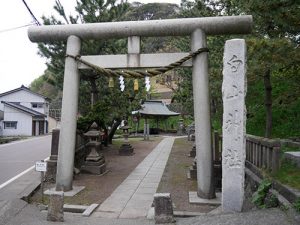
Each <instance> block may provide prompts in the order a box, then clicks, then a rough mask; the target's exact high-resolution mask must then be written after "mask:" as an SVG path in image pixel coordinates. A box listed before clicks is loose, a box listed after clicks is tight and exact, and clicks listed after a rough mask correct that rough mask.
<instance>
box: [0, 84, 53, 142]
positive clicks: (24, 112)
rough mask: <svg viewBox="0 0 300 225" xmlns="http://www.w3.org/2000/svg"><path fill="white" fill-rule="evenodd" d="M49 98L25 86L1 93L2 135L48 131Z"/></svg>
mask: <svg viewBox="0 0 300 225" xmlns="http://www.w3.org/2000/svg"><path fill="white" fill-rule="evenodd" d="M48 114H49V99H48V98H46V97H45V96H42V95H40V94H37V93H35V92H33V91H31V90H30V89H28V88H26V87H24V86H23V85H22V86H21V87H20V88H17V89H14V90H11V91H8V92H5V93H2V94H0V136H36V135H41V134H46V133H48Z"/></svg>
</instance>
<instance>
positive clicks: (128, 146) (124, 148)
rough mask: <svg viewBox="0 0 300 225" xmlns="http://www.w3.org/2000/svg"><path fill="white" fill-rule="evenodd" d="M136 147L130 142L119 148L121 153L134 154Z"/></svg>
mask: <svg viewBox="0 0 300 225" xmlns="http://www.w3.org/2000/svg"><path fill="white" fill-rule="evenodd" d="M133 150H134V148H133V147H132V146H131V144H129V143H125V144H122V145H121V147H120V149H119V155H133Z"/></svg>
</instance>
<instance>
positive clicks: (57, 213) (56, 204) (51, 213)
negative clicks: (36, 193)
mask: <svg viewBox="0 0 300 225" xmlns="http://www.w3.org/2000/svg"><path fill="white" fill-rule="evenodd" d="M47 220H48V221H52V222H63V221H64V192H62V191H57V192H56V193H53V194H51V195H50V202H49V207H48V215H47Z"/></svg>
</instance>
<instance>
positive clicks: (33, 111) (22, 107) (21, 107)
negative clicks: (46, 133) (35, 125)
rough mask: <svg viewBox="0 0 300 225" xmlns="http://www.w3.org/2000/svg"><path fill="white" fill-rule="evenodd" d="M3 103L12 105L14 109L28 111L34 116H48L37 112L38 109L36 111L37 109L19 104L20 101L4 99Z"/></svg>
mask: <svg viewBox="0 0 300 225" xmlns="http://www.w3.org/2000/svg"><path fill="white" fill-rule="evenodd" d="M2 103H3V104H5V105H8V106H10V107H12V108H14V109H17V110H19V111H22V112H26V113H28V114H30V115H32V116H34V117H47V116H46V115H45V114H43V113H40V112H37V111H35V110H33V109H30V108H28V107H25V106H23V105H20V104H18V103H14V102H5V101H2Z"/></svg>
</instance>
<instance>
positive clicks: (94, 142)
mask: <svg viewBox="0 0 300 225" xmlns="http://www.w3.org/2000/svg"><path fill="white" fill-rule="evenodd" d="M100 134H101V132H100V131H99V128H98V125H97V124H96V123H95V122H94V123H93V124H92V126H91V127H90V130H89V131H88V132H86V133H84V136H85V137H87V138H88V139H89V141H88V143H87V144H86V148H87V149H88V151H89V154H88V155H87V157H86V158H85V162H84V164H83V165H82V166H81V171H82V172H85V173H91V174H97V175H100V174H103V173H105V171H106V164H105V158H104V155H103V153H99V150H100V147H101V140H100Z"/></svg>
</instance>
